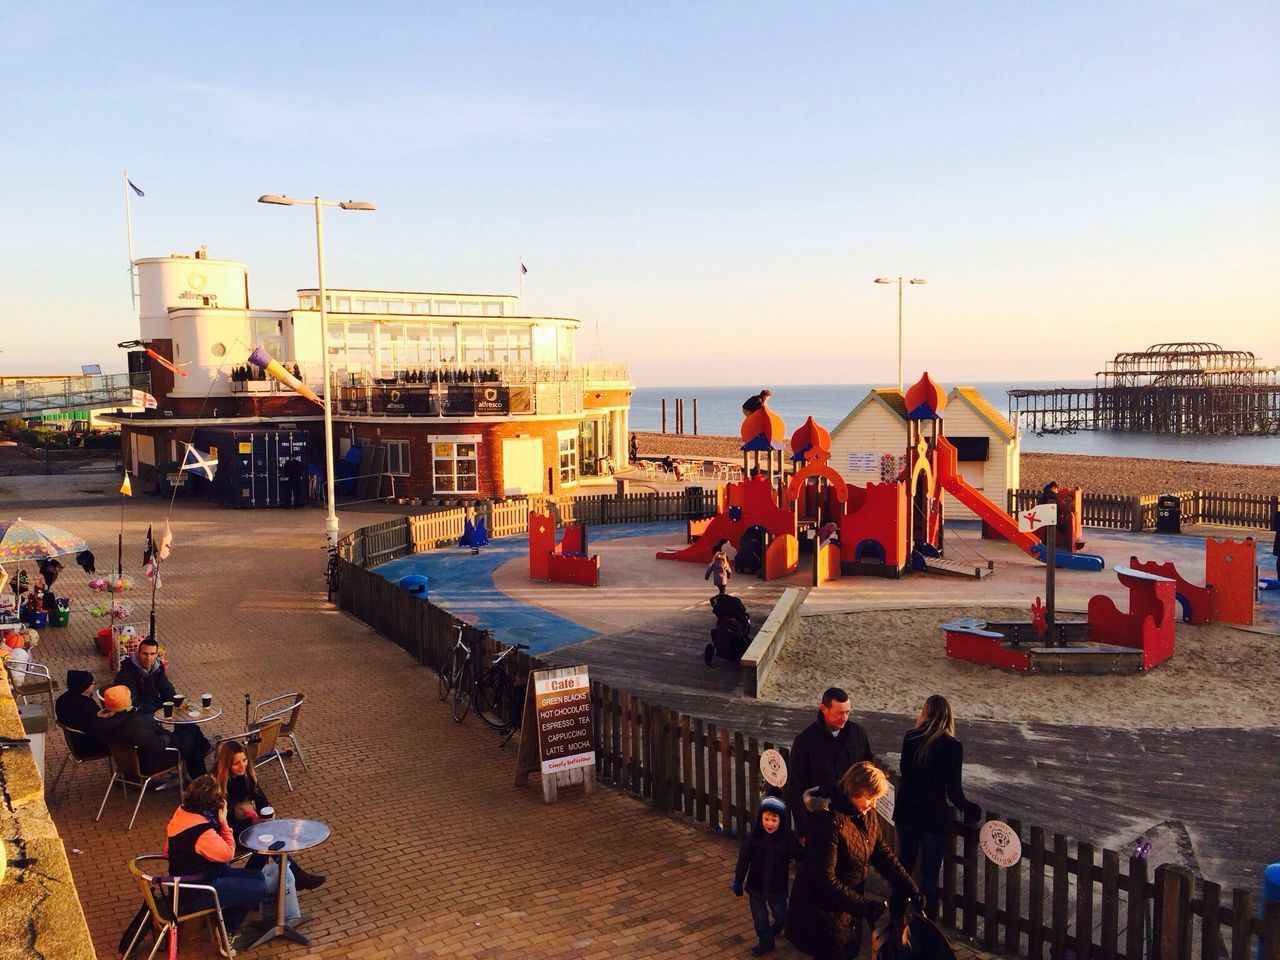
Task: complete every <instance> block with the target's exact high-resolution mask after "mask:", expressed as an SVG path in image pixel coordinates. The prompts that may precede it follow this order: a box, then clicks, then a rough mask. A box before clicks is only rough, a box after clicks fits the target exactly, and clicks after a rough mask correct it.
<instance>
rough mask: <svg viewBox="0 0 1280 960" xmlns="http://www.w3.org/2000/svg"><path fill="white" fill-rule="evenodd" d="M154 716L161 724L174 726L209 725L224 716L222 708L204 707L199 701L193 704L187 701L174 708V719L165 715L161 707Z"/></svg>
mask: <svg viewBox="0 0 1280 960" xmlns="http://www.w3.org/2000/svg"><path fill="white" fill-rule="evenodd" d="M152 716H153V717H155V718H156V719H157V720H159V721H160V722H161V723H168V724H171V725H173V726H177V725H178V724H180V723H208V722H209V721H210V720H217V719H218V718H219V717H220V716H222V708H221V707H202V706H201V705H200V703H199V701H195V702H192V701H191V700H187V701H186V702H185V703H183V705H182V706H180V707H174V708H173V716H172V717H166V716H165V715H164V707H161V708H160V709H159V710H157V711H156V712H155V713H153V714H152Z"/></svg>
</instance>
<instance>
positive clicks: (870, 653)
mask: <svg viewBox="0 0 1280 960" xmlns="http://www.w3.org/2000/svg"><path fill="white" fill-rule="evenodd" d="M965 616H967V617H979V618H982V619H990V620H1000V619H1024V618H1025V617H1026V614H1025V612H1024V611H1017V610H1011V609H1008V608H996V607H992V608H985V609H983V608H977V609H975V608H973V607H965V608H960V607H951V608H948V607H935V608H930V609H920V610H878V611H873V612H865V613H847V614H833V615H819V616H805V617H802V618H801V621H800V625H799V629H798V630H797V631H796V633H795V634H794V635H793V636H792V638H791V639H790V641H789V642H788V643H787V645H786V647H785V648H784V649H783V651H782V653H781V655H780V656H779V657H778V660H777V661H776V663H775V665H774V668H773V672H772V673H771V675H770V676H769V678H768V681H767V682H766V684H765V686H764V689H763V690H762V691H761V695H762V696H763V697H765V698H767V699H770V700H781V701H789V702H796V703H810V702H812V701H813V700H814V698H815V696H816V695H817V693H818V692H820V691H821V690H823V689H824V688H826V687H828V686H833V685H834V686H840V687H843V688H844V689H846V690H848V691H849V694H850V696H851V698H852V700H853V703H854V704H855V709H858V710H877V711H884V712H888V713H903V714H911V715H914V714H915V713H916V712H918V711H919V709H920V705H921V703H922V702H923V700H924V697H925V696H926V695H928V694H930V693H941V694H943V695H944V696H946V697H947V698H948V699H949V700H950V701H951V705H952V707H953V708H954V710H955V712H956V715H957V717H960V718H969V719H992V720H1015V721H1019V720H1020V721H1043V722H1048V723H1064V724H1081V725H1089V726H1103V727H1122V728H1123V727H1156V728H1162V729H1172V728H1195V727H1240V728H1256V727H1267V726H1274V725H1275V723H1276V722H1277V718H1278V717H1280V656H1278V655H1277V654H1280V639H1278V638H1277V637H1275V636H1268V635H1264V634H1258V633H1251V632H1247V631H1244V630H1237V629H1234V628H1232V627H1228V626H1225V625H1221V624H1213V625H1210V626H1205V627H1196V626H1191V625H1189V624H1182V623H1179V624H1178V625H1177V628H1176V640H1175V649H1174V655H1173V657H1172V658H1171V659H1169V660H1166V661H1165V662H1164V663H1162V664H1160V665H1159V666H1158V667H1156V668H1154V669H1153V670H1151V671H1149V672H1147V673H1145V674H1128V675H1118V676H1088V677H1085V676H1081V677H1071V676H1062V675H1024V674H1018V673H1015V672H1013V671H1007V670H999V669H996V668H994V667H983V666H979V665H978V664H975V663H969V662H967V661H963V660H952V659H950V658H948V657H947V656H946V653H945V650H944V645H943V636H942V632H941V630H939V629H938V625H939V624H940V623H943V622H945V621H947V620H951V619H955V618H959V617H965Z"/></svg>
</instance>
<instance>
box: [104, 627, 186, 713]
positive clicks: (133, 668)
mask: <svg viewBox="0 0 1280 960" xmlns="http://www.w3.org/2000/svg"><path fill="white" fill-rule="evenodd" d="M115 682H116V683H117V684H120V685H123V686H126V687H128V688H129V695H130V697H132V699H133V705H134V706H135V707H137V708H138V709H139V710H141V711H142V712H143V713H155V712H156V711H157V710H159V709H160V708H161V707H162V706H163V705H164V702H165V701H166V700H172V699H173V694H174V689H173V684H172V683H171V682H170V681H169V675H168V673H167V672H166V670H165V666H164V663H163V661H161V659H160V646H159V644H157V643H156V642H155V640H154V639H152V638H151V637H143V638H142V642H141V643H139V644H138V649H137V650H135V651H134V652H133V653H132V654H130V655H129V656H128V657H126V658H125V659H124V660H122V661H121V662H120V671H119V672H118V673H117V674H116V679H115Z"/></svg>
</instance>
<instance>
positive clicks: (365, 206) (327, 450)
mask: <svg viewBox="0 0 1280 960" xmlns="http://www.w3.org/2000/svg"><path fill="white" fill-rule="evenodd" d="M258 202H259V203H275V204H279V205H281V206H285V207H299V206H314V207H315V208H316V269H317V271H318V272H319V274H320V355H321V362H322V365H323V371H324V372H323V374H322V376H323V377H324V485H325V494H326V497H327V502H328V506H329V515H328V516H327V517H326V518H325V522H324V529H325V536H326V537H327V538H328V540H329V546H330V548H334V547H337V545H338V494H337V487H336V486H335V484H334V479H333V396H332V392H333V384H332V383H331V379H332V378H331V376H330V374H329V317H328V313H327V312H326V309H325V289H324V223H323V221H322V219H321V216H320V208H321V207H341V208H342V209H343V210H376V209H377V208H376V207H375V206H374V205H373V204H372V203H369V202H368V201H365V200H343V201H337V200H321V199H320V198H319V197H315V198H314V199H311V200H295V199H293V198H292V197H281V196H276V195H275V194H273V193H268V194H264V195H263V196H261V197H259V198H258Z"/></svg>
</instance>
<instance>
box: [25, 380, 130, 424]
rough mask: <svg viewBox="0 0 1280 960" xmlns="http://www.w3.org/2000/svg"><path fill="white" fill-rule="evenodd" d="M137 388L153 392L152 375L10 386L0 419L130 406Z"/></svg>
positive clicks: (26, 417)
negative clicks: (133, 392)
mask: <svg viewBox="0 0 1280 960" xmlns="http://www.w3.org/2000/svg"><path fill="white" fill-rule="evenodd" d="M135 389H138V390H150V389H151V374H149V373H108V374H98V375H95V376H81V377H66V378H63V379H60V380H33V381H27V382H23V383H13V384H7V385H5V386H0V419H8V418H10V417H19V418H22V419H29V418H32V417H37V416H39V415H40V414H42V413H49V412H62V411H70V410H92V409H94V408H96V407H111V406H121V405H128V404H129V403H131V402H132V399H133V398H132V391H133V390H135Z"/></svg>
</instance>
